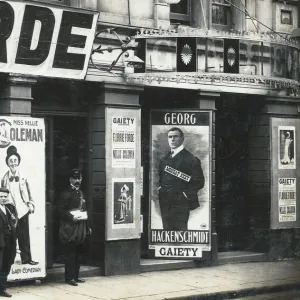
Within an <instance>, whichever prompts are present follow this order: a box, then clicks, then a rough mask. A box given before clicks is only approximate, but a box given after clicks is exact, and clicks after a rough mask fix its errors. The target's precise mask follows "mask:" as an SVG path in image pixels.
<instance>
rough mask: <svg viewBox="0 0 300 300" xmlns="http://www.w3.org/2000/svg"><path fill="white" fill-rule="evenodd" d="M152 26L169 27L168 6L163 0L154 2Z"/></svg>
mask: <svg viewBox="0 0 300 300" xmlns="http://www.w3.org/2000/svg"><path fill="white" fill-rule="evenodd" d="M154 27H155V28H160V27H161V28H169V27H170V6H169V5H168V4H167V3H166V2H165V1H164V0H155V2H154Z"/></svg>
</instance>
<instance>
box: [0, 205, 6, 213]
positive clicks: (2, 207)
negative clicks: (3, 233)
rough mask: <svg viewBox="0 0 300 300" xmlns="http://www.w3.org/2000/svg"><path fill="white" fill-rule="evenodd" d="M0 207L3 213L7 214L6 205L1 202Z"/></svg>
mask: <svg viewBox="0 0 300 300" xmlns="http://www.w3.org/2000/svg"><path fill="white" fill-rule="evenodd" d="M0 209H1V210H2V211H3V213H4V214H5V215H6V209H5V206H4V205H2V204H0Z"/></svg>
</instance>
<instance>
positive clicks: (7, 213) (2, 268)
mask: <svg viewBox="0 0 300 300" xmlns="http://www.w3.org/2000/svg"><path fill="white" fill-rule="evenodd" d="M8 194H9V190H8V189H6V188H4V187H2V188H0V296H2V297H11V294H9V293H8V292H7V291H6V285H7V276H8V274H9V272H10V269H11V266H12V264H13V263H14V260H15V257H16V221H17V216H16V215H15V214H16V212H15V210H14V211H13V207H12V206H11V207H10V208H8V204H7V203H8Z"/></svg>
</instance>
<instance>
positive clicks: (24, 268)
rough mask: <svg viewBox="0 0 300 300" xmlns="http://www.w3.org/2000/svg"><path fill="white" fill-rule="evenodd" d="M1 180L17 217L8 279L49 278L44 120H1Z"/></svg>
mask: <svg viewBox="0 0 300 300" xmlns="http://www.w3.org/2000/svg"><path fill="white" fill-rule="evenodd" d="M0 119H1V120H0V170H1V172H0V179H1V185H2V186H4V187H6V188H7V189H8V190H9V191H10V193H9V196H8V200H9V203H10V204H11V205H13V206H14V207H16V211H17V214H18V217H17V218H18V225H17V228H16V231H17V249H16V250H17V254H16V258H15V261H14V264H13V265H12V268H11V273H10V274H9V276H8V280H11V281H13V280H27V279H32V278H41V277H45V276H46V258H45V255H46V249H45V181H46V180H45V125H44V120H43V119H37V118H30V117H10V116H2V117H0Z"/></svg>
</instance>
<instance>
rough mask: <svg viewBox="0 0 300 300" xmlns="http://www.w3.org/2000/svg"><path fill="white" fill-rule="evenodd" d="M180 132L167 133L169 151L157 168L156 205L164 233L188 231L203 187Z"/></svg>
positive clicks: (198, 167) (197, 164) (198, 166)
mask: <svg viewBox="0 0 300 300" xmlns="http://www.w3.org/2000/svg"><path fill="white" fill-rule="evenodd" d="M183 141H184V134H183V132H182V130H181V129H180V128H177V127H173V128H171V129H170V130H169V131H168V143H169V146H170V151H169V152H168V153H167V154H166V155H165V156H164V157H163V158H162V159H161V161H160V164H159V188H158V190H159V204H160V210H161V217H162V222H163V229H165V230H187V229H188V228H187V227H188V219H189V215H190V211H191V210H194V209H196V208H197V207H199V200H198V191H199V190H200V189H202V188H203V187H204V181H205V180H204V175H203V171H202V168H201V162H200V160H199V158H197V157H196V156H194V155H193V154H192V153H191V152H189V151H188V150H186V149H185V148H184V145H183Z"/></svg>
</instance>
